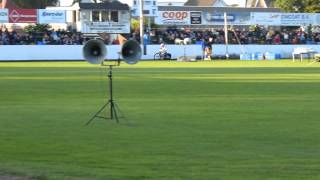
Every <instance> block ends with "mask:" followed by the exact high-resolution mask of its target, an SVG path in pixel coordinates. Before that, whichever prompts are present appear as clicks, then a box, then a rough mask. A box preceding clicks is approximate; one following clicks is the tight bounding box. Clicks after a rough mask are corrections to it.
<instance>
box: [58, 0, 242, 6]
mask: <svg viewBox="0 0 320 180" xmlns="http://www.w3.org/2000/svg"><path fill="white" fill-rule="evenodd" d="M120 1H121V2H123V3H127V4H131V3H132V0H120ZM174 1H176V2H186V1H187V0H158V2H174ZM60 2H61V5H62V6H68V5H71V3H72V2H73V0H60ZM225 2H226V3H227V4H240V5H244V2H245V0H225Z"/></svg>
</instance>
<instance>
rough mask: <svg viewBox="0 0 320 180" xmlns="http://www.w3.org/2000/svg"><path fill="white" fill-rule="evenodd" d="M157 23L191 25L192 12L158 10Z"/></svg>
mask: <svg viewBox="0 0 320 180" xmlns="http://www.w3.org/2000/svg"><path fill="white" fill-rule="evenodd" d="M155 23H156V24H159V25H190V12H189V11H158V16H157V17H156V18H155Z"/></svg>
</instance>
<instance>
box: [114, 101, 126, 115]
mask: <svg viewBox="0 0 320 180" xmlns="http://www.w3.org/2000/svg"><path fill="white" fill-rule="evenodd" d="M114 106H115V109H116V110H118V111H119V114H120V117H123V118H125V116H124V114H123V112H122V110H121V109H120V107H119V106H118V104H117V103H114Z"/></svg>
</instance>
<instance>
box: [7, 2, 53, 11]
mask: <svg viewBox="0 0 320 180" xmlns="http://www.w3.org/2000/svg"><path fill="white" fill-rule="evenodd" d="M11 1H12V2H13V3H14V4H15V5H16V6H18V7H19V8H34V9H43V8H45V7H47V6H55V5H57V3H58V2H59V0H11Z"/></svg>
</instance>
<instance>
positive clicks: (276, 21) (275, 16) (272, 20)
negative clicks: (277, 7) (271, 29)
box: [251, 12, 281, 25]
mask: <svg viewBox="0 0 320 180" xmlns="http://www.w3.org/2000/svg"><path fill="white" fill-rule="evenodd" d="M251 23H252V24H259V25H281V13H255V12H253V13H251Z"/></svg>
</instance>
